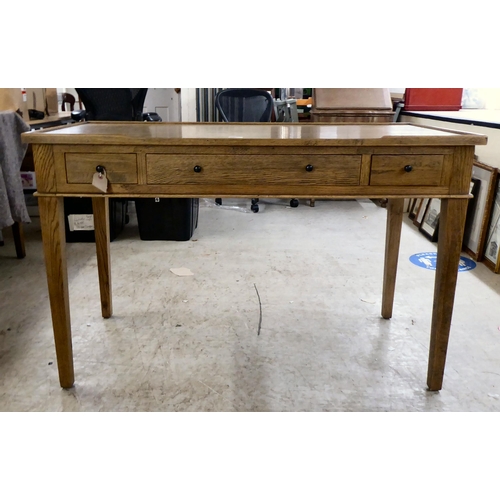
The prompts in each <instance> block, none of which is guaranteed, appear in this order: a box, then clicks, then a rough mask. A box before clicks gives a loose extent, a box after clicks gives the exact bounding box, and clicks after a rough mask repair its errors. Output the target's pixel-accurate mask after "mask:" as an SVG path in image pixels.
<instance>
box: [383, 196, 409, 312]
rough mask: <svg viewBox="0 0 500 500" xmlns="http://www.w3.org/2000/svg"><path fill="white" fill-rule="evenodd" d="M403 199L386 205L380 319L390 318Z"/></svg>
mask: <svg viewBox="0 0 500 500" xmlns="http://www.w3.org/2000/svg"><path fill="white" fill-rule="evenodd" d="M403 203H404V199H402V198H401V199H399V198H398V199H390V200H389V202H388V204H387V230H386V236H385V262H384V285H383V289H382V317H383V318H385V319H389V318H391V317H392V307H393V303H394V291H395V288H396V275H397V269H398V257H399V244H400V241H401V225H402V223H403Z"/></svg>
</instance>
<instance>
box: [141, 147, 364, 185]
mask: <svg viewBox="0 0 500 500" xmlns="http://www.w3.org/2000/svg"><path fill="white" fill-rule="evenodd" d="M146 168H147V183H148V184H182V185H187V184H195V185H245V184H249V185H280V184H281V185H293V184H298V185H308V186H312V185H339V186H358V185H359V179H360V172H361V155H216V156H215V155H214V156H210V155H176V154H148V155H146Z"/></svg>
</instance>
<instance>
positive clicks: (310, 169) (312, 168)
mask: <svg viewBox="0 0 500 500" xmlns="http://www.w3.org/2000/svg"><path fill="white" fill-rule="evenodd" d="M306 170H307V172H312V171H313V170H314V167H313V166H312V165H311V164H309V165H306Z"/></svg>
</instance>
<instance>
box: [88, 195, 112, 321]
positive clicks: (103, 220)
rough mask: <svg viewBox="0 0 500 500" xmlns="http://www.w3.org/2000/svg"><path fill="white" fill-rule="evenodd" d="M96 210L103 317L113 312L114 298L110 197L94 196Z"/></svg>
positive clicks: (96, 239)
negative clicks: (112, 289) (112, 290)
mask: <svg viewBox="0 0 500 500" xmlns="http://www.w3.org/2000/svg"><path fill="white" fill-rule="evenodd" d="M92 210H93V212H94V231H95V243H96V253H97V270H98V273H99V290H100V292H101V311H102V316H103V318H109V317H111V315H112V314H113V298H112V292H111V253H110V229H109V199H108V198H106V197H99V198H92Z"/></svg>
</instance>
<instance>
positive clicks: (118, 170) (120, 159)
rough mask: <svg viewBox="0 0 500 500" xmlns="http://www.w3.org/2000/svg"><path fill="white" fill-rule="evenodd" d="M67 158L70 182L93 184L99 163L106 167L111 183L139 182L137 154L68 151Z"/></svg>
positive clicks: (67, 173)
mask: <svg viewBox="0 0 500 500" xmlns="http://www.w3.org/2000/svg"><path fill="white" fill-rule="evenodd" d="M65 160H66V179H67V182H68V183H69V184H91V183H92V177H93V175H94V174H95V173H96V167H97V166H98V165H101V166H103V167H104V168H105V170H106V176H107V177H108V180H109V182H110V183H115V184H137V155H135V154H127V153H124V154H122V153H113V154H105V153H103V154H98V153H90V154H87V153H66V154H65Z"/></svg>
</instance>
